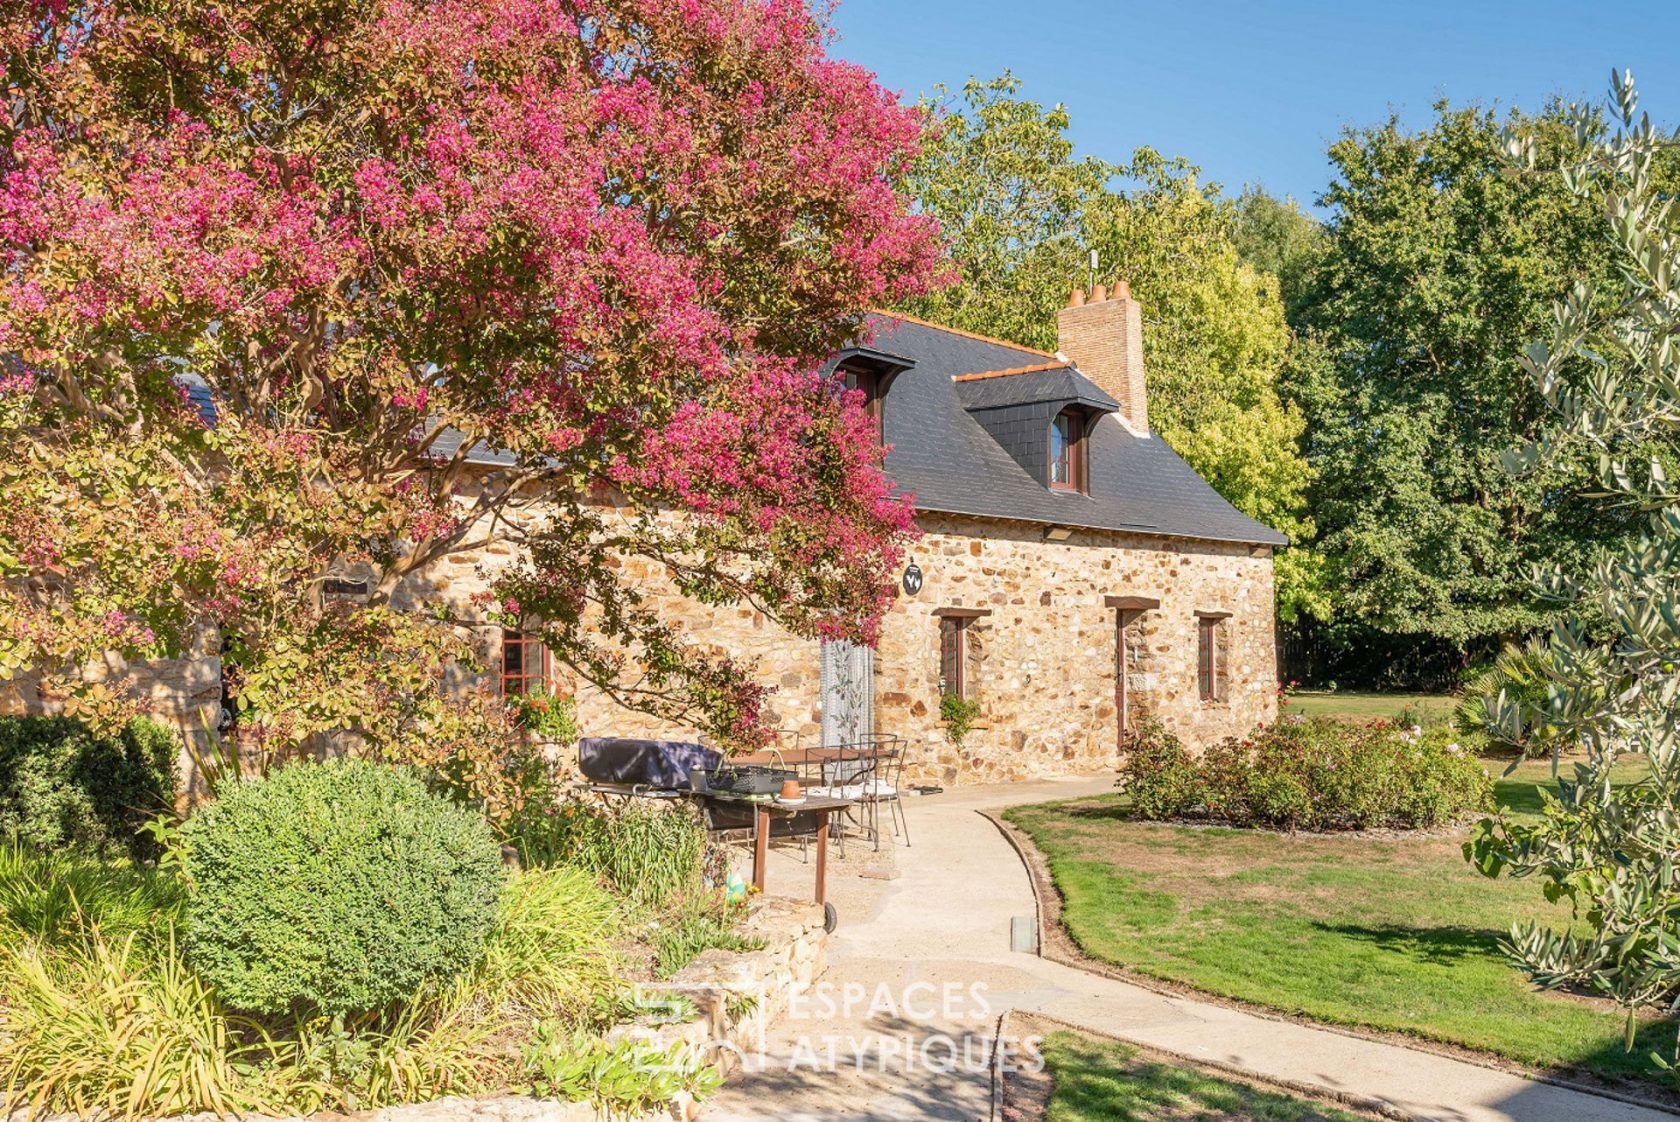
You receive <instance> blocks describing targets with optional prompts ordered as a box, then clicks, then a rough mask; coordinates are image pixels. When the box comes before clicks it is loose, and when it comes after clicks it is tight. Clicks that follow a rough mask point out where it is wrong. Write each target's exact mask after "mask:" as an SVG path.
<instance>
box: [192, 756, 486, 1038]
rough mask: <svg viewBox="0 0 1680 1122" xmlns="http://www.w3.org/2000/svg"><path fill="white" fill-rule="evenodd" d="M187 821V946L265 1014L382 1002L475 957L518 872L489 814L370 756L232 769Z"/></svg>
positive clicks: (224, 991)
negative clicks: (254, 772)
mask: <svg viewBox="0 0 1680 1122" xmlns="http://www.w3.org/2000/svg"><path fill="white" fill-rule="evenodd" d="M182 833H183V837H184V839H185V843H186V846H185V849H186V868H187V873H188V875H189V877H190V879H191V884H192V890H191V895H190V897H189V900H188V903H187V936H186V949H187V954H188V957H189V958H190V960H191V961H192V963H193V965H194V966H195V967H196V968H197V969H198V970H199V971H201V972H202V973H203V974H204V976H205V977H206V978H208V979H209V980H210V981H211V982H212V983H213V984H214V985H215V987H216V989H217V991H218V992H219V993H220V994H221V995H222V997H223V998H224V999H225V1000H226V1001H227V1002H228V1004H229V1005H231V1006H233V1007H234V1008H238V1009H244V1010H247V1011H250V1012H256V1013H283V1012H287V1011H291V1010H299V1011H315V1012H320V1013H324V1014H328V1015H340V1014H349V1013H358V1012H363V1011H367V1010H374V1009H382V1008H385V1007H386V1006H389V1005H391V1004H392V1003H393V1002H396V1001H398V1000H401V999H403V998H407V997H409V996H411V995H413V994H414V993H415V992H416V991H417V990H419V989H420V988H421V987H422V986H423V985H425V984H427V983H429V982H437V981H441V980H444V979H447V978H450V977H453V976H455V975H457V974H459V973H461V972H462V971H464V970H467V969H470V968H471V967H473V966H475V965H476V964H477V963H478V962H479V961H480V960H481V959H482V958H483V956H484V948H485V942H486V940H487V939H488V937H489V935H490V933H491V931H492V930H493V929H494V927H495V925H496V919H497V911H498V905H499V902H500V898H501V892H502V889H503V887H504V886H505V885H506V883H507V874H506V872H505V870H504V868H503V865H502V856H501V847H500V846H499V845H498V844H497V842H496V840H495V838H494V836H493V835H492V834H491V832H490V828H489V826H488V825H486V823H485V821H484V819H483V818H482V817H481V816H480V815H478V814H477V813H476V812H473V811H471V810H467V809H464V808H462V807H457V806H455V805H453V804H452V803H450V802H449V801H448V800H447V799H445V798H444V797H443V796H441V795H436V794H432V793H431V792H429V791H427V790H426V787H425V785H424V784H423V783H422V782H421V781H420V779H419V778H418V777H416V776H415V775H414V774H413V773H412V772H410V771H408V770H406V769H399V768H392V767H388V766H385V765H382V764H375V763H369V762H367V761H362V760H340V761H333V762H329V763H322V764H297V765H293V766H291V767H288V768H283V769H282V770H280V771H279V772H277V773H275V774H274V775H273V776H271V777H270V778H268V779H264V780H251V781H245V782H240V783H235V784H231V785H229V786H228V787H226V788H224V789H223V791H222V793H221V795H220V797H219V798H218V799H217V800H216V801H215V802H213V803H210V804H209V805H208V806H206V807H204V808H203V809H201V810H199V811H198V812H197V813H196V814H195V815H194V816H193V817H192V818H191V819H190V820H189V821H188V822H187V824H186V826H185V827H184V829H183V831H182Z"/></svg>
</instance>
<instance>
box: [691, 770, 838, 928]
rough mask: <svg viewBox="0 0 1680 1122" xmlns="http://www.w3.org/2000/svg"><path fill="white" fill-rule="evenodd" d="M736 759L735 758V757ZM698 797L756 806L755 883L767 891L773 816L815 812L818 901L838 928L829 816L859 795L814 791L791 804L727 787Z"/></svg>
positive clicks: (829, 919) (827, 919)
mask: <svg viewBox="0 0 1680 1122" xmlns="http://www.w3.org/2000/svg"><path fill="white" fill-rule="evenodd" d="M731 762H734V761H731ZM697 797H699V798H702V799H706V800H708V801H710V802H715V803H734V804H737V805H743V806H750V807H752V808H753V872H752V882H753V887H754V888H756V889H758V890H759V891H760V892H763V891H764V878H765V873H766V866H767V865H768V864H769V860H768V859H769V852H770V819H771V818H773V817H787V818H791V817H793V816H794V815H796V814H814V815H816V817H817V870H816V871H817V891H816V901H817V903H819V904H821V905H822V906H823V916H824V919H825V921H826V922H827V925H828V929H829V930H830V931H832V930H834V922H835V918H836V917H835V912H834V907H833V905H831V904H830V903H829V902H828V819H829V815H831V814H833V813H835V812H836V811H843V810H845V809H846V808H847V807H849V806H851V805H852V804H853V803H854V802H855V801H856V800H855V799H836V798H829V797H827V796H817V795H810V796H807V797H806V799H805V801H804V802H802V803H794V804H791V805H790V804H788V803H783V802H777V801H776V800H775V799H766V798H762V797H760V798H754V797H752V796H749V795H732V794H730V793H728V792H726V791H707V792H705V793H703V794H698V795H697Z"/></svg>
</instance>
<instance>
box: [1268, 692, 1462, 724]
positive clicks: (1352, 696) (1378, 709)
mask: <svg viewBox="0 0 1680 1122" xmlns="http://www.w3.org/2000/svg"><path fill="white" fill-rule="evenodd" d="M1457 704H1458V699H1457V698H1456V697H1453V696H1452V695H1451V694H1444V693H1357V692H1349V691H1346V690H1337V691H1336V692H1335V693H1325V692H1323V691H1321V690H1310V691H1309V690H1302V691H1300V692H1298V693H1295V694H1292V695H1290V697H1288V698H1287V699H1286V701H1285V703H1284V704H1283V705H1282V706H1281V708H1280V709H1279V712H1282V713H1284V714H1299V715H1301V716H1303V717H1335V718H1337V719H1338V720H1344V721H1369V720H1371V719H1372V718H1375V717H1397V716H1399V715H1400V711H1401V710H1402V709H1405V708H1407V707H1416V708H1418V709H1423V710H1426V711H1429V712H1433V713H1436V714H1438V715H1439V716H1441V717H1443V718H1444V717H1450V716H1451V715H1452V711H1453V706H1455V705H1457Z"/></svg>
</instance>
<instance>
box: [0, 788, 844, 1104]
mask: <svg viewBox="0 0 1680 1122" xmlns="http://www.w3.org/2000/svg"><path fill="white" fill-rule="evenodd" d="M542 818H543V821H544V829H546V830H547V831H548V832H547V833H546V834H544V833H543V832H542V831H540V830H537V831H534V833H535V834H536V835H540V837H537V839H536V840H541V841H546V842H550V843H555V844H554V845H553V848H552V852H550V853H546V854H542V855H541V856H540V859H538V858H539V854H538V852H537V851H538V850H539V849H541V848H542V846H540V845H536V844H531V845H526V846H521V848H522V849H523V850H524V851H525V852H526V854H527V857H528V858H531V860H528V861H527V863H526V864H525V867H524V868H523V869H519V868H505V867H504V866H503V863H502V857H501V853H502V850H501V849H500V848H499V846H498V845H497V842H498V841H501V842H504V843H505V842H508V841H519V840H521V839H518V838H515V837H512V836H510V835H509V834H507V833H505V832H504V833H502V835H501V836H500V837H499V838H498V837H496V836H495V835H493V833H492V831H491V829H490V827H489V826H488V824H487V823H486V822H485V821H484V819H483V818H482V817H481V816H480V815H478V814H477V813H476V812H474V811H471V810H469V809H466V808H464V807H462V806H460V805H458V804H456V803H454V802H452V801H450V800H449V799H447V798H445V797H444V796H443V795H441V794H439V793H437V792H435V791H431V790H428V789H427V786H426V785H425V784H424V783H423V782H422V781H421V780H420V778H419V777H418V776H416V775H415V774H414V773H411V772H408V771H407V770H406V769H391V768H389V767H386V766H383V765H378V764H373V763H366V762H345V763H341V764H329V765H316V764H294V765H289V766H287V767H285V768H283V769H281V770H280V771H278V772H277V773H276V774H275V775H274V776H273V777H271V778H269V779H265V780H243V781H233V782H232V784H231V786H229V787H226V788H224V790H223V793H222V795H221V796H220V797H219V798H218V799H217V800H216V801H215V802H213V803H211V804H210V806H209V807H208V808H207V809H206V810H203V811H200V812H197V813H195V814H194V815H193V816H192V817H190V818H189V819H188V821H187V824H186V826H185V827H184V828H180V827H167V826H163V827H160V828H159V829H158V830H157V831H156V833H157V836H158V838H159V840H160V843H161V844H162V845H163V846H164V848H163V851H162V852H163V858H162V860H160V862H159V863H158V866H157V867H155V868H154V867H148V866H144V865H136V864H132V863H130V862H129V861H128V860H126V859H122V860H113V859H104V858H99V857H96V856H95V855H92V854H75V853H70V852H60V853H57V854H53V855H48V854H46V853H44V852H43V851H41V850H40V849H38V848H36V847H32V846H30V845H28V844H27V843H23V842H13V843H12V844H11V845H10V846H9V847H8V846H5V845H4V844H3V843H0V1086H6V1087H8V1088H9V1089H10V1094H11V1096H12V1099H11V1105H12V1106H13V1107H14V1108H19V1109H29V1110H33V1111H39V1112H54V1113H56V1112H73V1113H79V1114H87V1113H103V1114H108V1115H110V1116H112V1117H113V1118H123V1117H136V1118H137V1117H154V1118H155V1117H162V1116H173V1115H189V1114H194V1113H198V1112H201V1111H205V1110H208V1111H212V1112H214V1113H219V1114H239V1115H246V1116H252V1115H254V1116H268V1117H287V1116H297V1115H307V1114H311V1113H316V1112H321V1111H330V1112H333V1113H350V1112H356V1111H367V1110H377V1109H381V1108H393V1107H402V1108H403V1109H405V1110H406V1109H410V1108H412V1107H413V1104H417V1103H424V1102H427V1101H434V1100H441V1099H450V1100H459V1099H461V1098H462V1097H467V1098H471V1099H473V1101H475V1102H482V1103H483V1104H495V1103H503V1104H504V1105H502V1106H496V1105H484V1106H482V1108H480V1107H474V1108H473V1109H472V1110H471V1111H468V1112H467V1113H484V1112H488V1113H489V1114H494V1115H497V1116H504V1115H507V1114H509V1113H510V1112H511V1113H512V1114H515V1115H519V1116H525V1115H526V1114H528V1113H529V1111H528V1109H527V1108H526V1107H524V1106H510V1105H505V1104H506V1103H511V1102H523V1101H526V1100H532V1099H551V1100H560V1099H578V1100H582V1101H583V1109H584V1111H586V1112H587V1113H583V1114H579V1115H578V1116H579V1117H585V1116H593V1114H594V1112H595V1111H596V1110H604V1111H608V1112H611V1113H612V1114H613V1115H614V1116H615V1117H625V1118H636V1117H644V1116H651V1115H652V1114H653V1113H656V1112H659V1111H665V1110H667V1109H669V1110H673V1111H676V1112H677V1116H678V1117H682V1116H683V1115H684V1114H685V1113H686V1112H687V1111H688V1110H689V1109H690V1107H691V1106H692V1105H693V1104H694V1103H695V1102H696V1101H697V1100H698V1099H700V1098H703V1097H704V1096H705V1095H706V1094H707V1093H709V1091H711V1090H712V1089H714V1088H715V1087H716V1085H717V1083H718V1081H719V1079H720V1075H719V1072H718V1070H717V1068H718V1065H717V1063H716V1062H715V1060H716V1057H715V1056H713V1055H711V1054H709V1053H708V1052H707V1050H706V1049H705V1048H704V1046H705V1045H707V1044H709V1043H711V1042H712V1041H714V1040H722V1039H728V1038H730V1034H732V1033H739V1032H741V1031H745V1030H744V1029H743V1026H750V1025H751V1024H752V1023H753V1018H754V1017H764V1016H770V1015H773V1011H774V1010H775V1009H776V1008H778V1001H780V1002H784V1003H785V999H786V997H785V992H783V991H784V989H785V987H786V986H788V985H791V984H793V983H794V982H795V981H799V980H804V981H808V980H809V978H810V977H811V976H812V971H814V970H816V971H820V969H821V954H820V943H821V940H822V938H823V935H822V933H821V921H822V917H821V913H820V910H818V909H814V908H812V907H810V906H804V905H787V906H785V908H784V907H783V906H781V905H776V904H773V903H772V902H768V901H762V900H760V901H754V902H753V903H752V906H751V907H750V908H748V907H743V906H741V905H737V904H733V903H731V902H729V901H728V900H727V899H726V897H725V894H724V892H723V890H722V888H721V887H720V886H718V885H717V883H716V882H717V880H718V878H717V876H716V869H715V865H716V862H715V860H714V858H715V856H716V855H715V854H713V853H712V852H711V851H710V849H709V847H708V845H707V843H706V838H705V832H704V828H703V826H702V825H701V823H700V822H699V820H698V818H697V816H695V815H694V814H693V813H692V811H691V810H688V809H687V808H683V807H646V806H637V807H635V808H633V809H632V810H630V811H629V812H627V813H623V814H618V815H610V816H609V815H605V814H601V813H599V812H598V811H595V810H590V809H588V808H584V807H582V806H581V805H578V804H561V805H560V806H559V807H557V808H555V810H554V813H553V814H546V813H545V814H544V815H542ZM557 822H559V823H564V825H563V826H556V825H555V823H557ZM562 843H563V844H562ZM393 846H394V847H396V848H395V849H391V847H393ZM369 847H372V848H371V849H370V848H369ZM787 909H791V911H789V910H787ZM790 917H791V918H790ZM393 924H395V926H393ZM405 925H406V926H405ZM813 941H814V942H815V944H816V947H817V949H815V950H813ZM394 953H395V954H399V955H400V961H396V962H393V961H392V959H391V955H392V954H394ZM719 972H721V975H720V974H719ZM720 978H721V979H722V980H721V981H720ZM725 982H728V984H724V983H725ZM743 985H745V986H750V987H751V988H752V990H753V993H752V994H750V995H749V994H748V993H747V991H746V990H745V989H742V988H741V986H743ZM778 993H780V994H781V996H780V997H779V998H778V997H776V996H775V995H776V994H778ZM484 1096H488V1097H484ZM510 1096H511V1098H510ZM543 1116H544V1117H552V1118H557V1119H558V1118H569V1117H570V1115H569V1114H567V1113H565V1112H564V1111H558V1110H556V1111H549V1112H547V1113H545V1114H544V1115H543Z"/></svg>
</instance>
